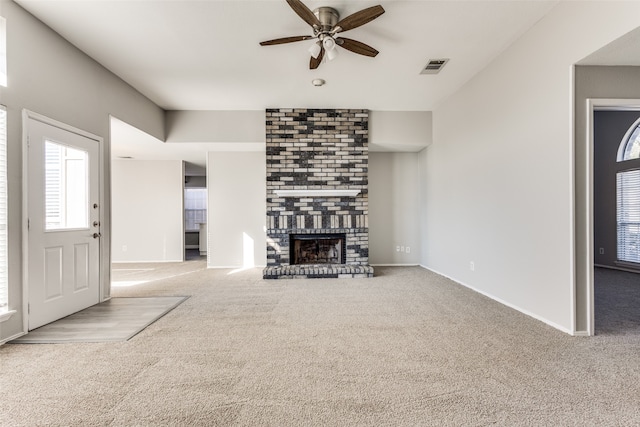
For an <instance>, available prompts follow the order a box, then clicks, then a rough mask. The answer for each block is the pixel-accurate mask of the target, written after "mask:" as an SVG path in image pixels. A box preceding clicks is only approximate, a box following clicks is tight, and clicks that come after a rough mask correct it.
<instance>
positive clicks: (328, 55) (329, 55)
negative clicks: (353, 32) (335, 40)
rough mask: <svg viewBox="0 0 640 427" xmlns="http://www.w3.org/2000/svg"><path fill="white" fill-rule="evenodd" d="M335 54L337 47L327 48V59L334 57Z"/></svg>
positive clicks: (336, 54) (336, 53)
mask: <svg viewBox="0 0 640 427" xmlns="http://www.w3.org/2000/svg"><path fill="white" fill-rule="evenodd" d="M336 56H338V49H335V48H333V49H331V50H327V58H329V61H331V60H332V59H334V58H335V57H336Z"/></svg>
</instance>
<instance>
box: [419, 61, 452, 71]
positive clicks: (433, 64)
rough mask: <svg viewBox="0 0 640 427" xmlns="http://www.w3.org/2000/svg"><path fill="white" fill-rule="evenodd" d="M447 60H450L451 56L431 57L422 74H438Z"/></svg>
mask: <svg viewBox="0 0 640 427" xmlns="http://www.w3.org/2000/svg"><path fill="white" fill-rule="evenodd" d="M447 62H449V58H443V59H430V60H429V63H428V64H427V65H426V66H425V67H424V68H423V69H422V71H421V72H420V74H438V73H439V72H440V70H442V68H443V67H444V65H445V64H446V63H447Z"/></svg>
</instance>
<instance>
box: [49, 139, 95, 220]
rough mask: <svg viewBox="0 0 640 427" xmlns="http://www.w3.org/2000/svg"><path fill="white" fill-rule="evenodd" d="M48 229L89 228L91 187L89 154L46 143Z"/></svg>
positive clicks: (54, 143)
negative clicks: (89, 182) (89, 184)
mask: <svg viewBox="0 0 640 427" xmlns="http://www.w3.org/2000/svg"><path fill="white" fill-rule="evenodd" d="M44 156H45V211H46V219H45V229H46V230H47V231H55V230H65V229H82V228H89V212H88V209H89V194H88V191H89V186H88V180H89V175H88V167H89V164H88V161H89V157H88V155H87V152H86V151H82V150H78V149H75V148H72V147H67V146H65V145H62V144H58V143H56V142H53V141H46V142H45V146H44Z"/></svg>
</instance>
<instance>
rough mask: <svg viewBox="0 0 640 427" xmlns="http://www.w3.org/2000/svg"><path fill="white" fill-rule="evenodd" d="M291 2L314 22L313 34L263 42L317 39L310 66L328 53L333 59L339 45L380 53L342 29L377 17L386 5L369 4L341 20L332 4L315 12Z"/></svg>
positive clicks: (292, 0)
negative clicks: (346, 35) (345, 35)
mask: <svg viewBox="0 0 640 427" xmlns="http://www.w3.org/2000/svg"><path fill="white" fill-rule="evenodd" d="M287 3H288V4H289V6H291V9H293V11H294V12H295V13H297V14H298V16H299V17H300V18H302V19H303V20H304V21H305V22H306V23H307V24H309V25H311V28H313V35H312V36H311V35H307V36H292V37H283V38H279V39H274V40H267V41H264V42H261V43H260V46H272V45H276V44H284V43H293V42H299V41H304V40H311V39H316V41H315V42H314V43H313V44H312V45H311V47H310V48H309V53H310V54H311V60H310V61H309V68H310V69H312V70H315V69H316V68H318V66H319V65H320V63H321V62H322V59H323V58H324V57H325V55H326V57H327V58H328V59H329V60H331V59H333V58H335V57H336V55H337V54H338V50H337V47H338V46H340V47H342V48H344V49H347V50H350V51H351V52H354V53H357V54H360V55H365V56H371V57H374V56H376V55H377V54H378V51H377V50H375V49H374V48H372V47H371V46H368V45H366V44H364V43H362V42H359V41H357V40H352V39H348V38H346V37H342V36H340V35H339V33H342V32H344V31H349V30H352V29H354V28H357V27H360V26H361V25H364V24H366V23H368V22H370V21H373V20H374V19H376V18H377V17H378V16H380V15H382V14H383V13H384V9H383V8H382V6H380V5H378V6H372V7H368V8H366V9H362V10H361V11H358V12H356V13H354V14H352V15H349V16H347V17H346V18H344V19H342V20H340V14H339V13H338V11H337V10H335V9H334V8H332V7H319V8H317V9H315V10H314V11H313V12H312V11H311V10H310V9H309V8H308V7H307V6H305V4H304V3H302V2H301V1H300V0H287Z"/></svg>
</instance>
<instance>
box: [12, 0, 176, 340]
mask: <svg viewBox="0 0 640 427" xmlns="http://www.w3.org/2000/svg"><path fill="white" fill-rule="evenodd" d="M0 15H1V16H3V17H5V18H6V20H7V56H8V58H7V71H8V86H7V87H6V88H5V87H0V102H1V103H2V104H4V105H6V106H7V111H8V179H9V187H8V190H9V308H10V309H11V310H17V311H18V312H17V313H16V314H15V315H13V316H12V317H11V319H10V320H9V321H7V322H2V323H0V342H2V341H5V340H6V339H7V338H10V337H13V336H16V335H17V334H20V333H21V332H22V331H23V330H24V325H23V318H24V317H23V310H22V309H23V306H24V304H23V299H22V295H23V287H22V277H21V274H22V234H21V229H22V217H23V212H22V167H21V165H22V117H21V111H22V109H28V110H31V111H34V112H36V113H40V114H43V115H45V116H48V117H50V118H52V119H55V120H59V121H61V122H64V123H67V124H69V125H71V126H75V127H77V128H80V129H83V130H85V131H88V132H91V133H93V134H95V135H98V136H101V137H102V138H104V140H105V144H104V151H103V153H102V160H103V164H102V167H103V171H104V175H105V182H104V188H105V198H106V200H105V204H104V205H103V206H102V209H103V211H104V215H105V221H104V223H103V224H102V235H103V239H102V250H101V261H102V263H103V265H105V266H107V268H105V272H106V274H105V277H104V280H103V291H104V292H103V297H107V296H108V295H109V292H110V287H109V284H110V277H109V268H108V266H109V265H110V262H111V259H110V252H109V240H110V234H109V228H110V226H111V222H110V221H111V218H110V203H109V192H110V185H109V182H110V169H109V158H110V155H109V115H110V114H112V115H115V116H117V117H119V118H121V119H122V120H125V121H127V122H128V123H131V124H132V125H134V126H136V127H138V128H140V129H143V130H144V131H145V132H147V133H149V134H152V135H154V136H156V137H157V138H160V139H163V138H164V112H163V111H162V110H161V109H160V108H159V107H157V106H156V105H155V104H153V103H152V102H151V101H149V100H148V99H147V98H145V97H144V96H142V95H141V94H140V93H139V92H137V91H135V90H134V89H132V88H131V87H130V86H129V85H127V84H126V83H124V82H123V81H122V80H120V79H119V78H117V77H116V76H114V75H113V74H112V73H111V72H109V71H108V70H106V69H105V68H103V67H102V66H101V65H100V64H98V63H97V62H95V61H94V60H92V59H90V58H89V57H88V56H86V55H85V54H83V53H82V52H80V51H79V50H78V49H76V48H75V47H74V46H72V45H71V44H69V43H68V42H67V41H65V40H64V39H62V38H61V37H60V36H58V35H57V34H56V33H54V32H53V31H52V30H51V29H49V28H48V27H46V26H45V25H43V24H42V23H41V22H40V21H38V20H37V19H35V18H34V17H33V16H32V15H30V14H29V13H27V12H25V11H24V10H23V9H22V8H21V7H20V6H18V5H16V4H15V3H13V2H11V1H5V0H1V1H0Z"/></svg>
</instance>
